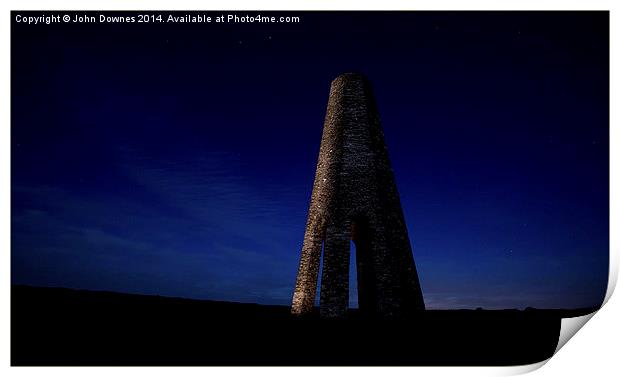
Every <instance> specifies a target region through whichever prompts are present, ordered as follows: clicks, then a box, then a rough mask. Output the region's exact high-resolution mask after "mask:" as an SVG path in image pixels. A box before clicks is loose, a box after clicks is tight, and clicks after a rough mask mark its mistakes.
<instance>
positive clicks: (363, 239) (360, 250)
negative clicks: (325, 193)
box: [349, 217, 377, 315]
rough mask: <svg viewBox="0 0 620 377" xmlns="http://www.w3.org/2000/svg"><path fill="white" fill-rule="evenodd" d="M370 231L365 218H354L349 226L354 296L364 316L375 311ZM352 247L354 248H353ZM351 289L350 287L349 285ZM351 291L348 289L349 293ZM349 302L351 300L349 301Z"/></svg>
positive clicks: (374, 279) (373, 269) (374, 280)
mask: <svg viewBox="0 0 620 377" xmlns="http://www.w3.org/2000/svg"><path fill="white" fill-rule="evenodd" d="M372 238H373V236H372V229H371V227H370V224H369V223H368V220H367V219H366V218H365V217H356V218H354V219H353V222H352V226H351V241H352V247H351V265H352V266H355V276H354V277H353V274H350V279H351V278H352V277H353V278H354V279H355V282H356V283H357V284H355V288H356V289H355V294H356V298H357V300H356V301H357V307H358V308H359V309H360V311H361V312H363V313H364V314H369V315H372V313H374V312H375V311H376V310H377V300H376V293H375V285H376V276H375V268H374V261H373V254H372V252H371V250H372ZM353 246H354V247H353ZM349 286H350V287H352V285H351V284H350V285H349ZM351 291H352V289H350V292H351ZM349 301H350V302H351V299H350V300H349Z"/></svg>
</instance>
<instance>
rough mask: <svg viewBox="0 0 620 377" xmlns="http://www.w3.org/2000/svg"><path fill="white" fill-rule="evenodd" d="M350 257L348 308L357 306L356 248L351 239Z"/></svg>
mask: <svg viewBox="0 0 620 377" xmlns="http://www.w3.org/2000/svg"><path fill="white" fill-rule="evenodd" d="M350 250H351V257H350V258H349V308H353V309H356V308H359V303H358V294H357V263H356V259H357V250H356V249H355V242H353V240H351V248H350Z"/></svg>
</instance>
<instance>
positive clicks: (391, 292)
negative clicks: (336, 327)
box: [292, 73, 424, 317]
mask: <svg viewBox="0 0 620 377" xmlns="http://www.w3.org/2000/svg"><path fill="white" fill-rule="evenodd" d="M351 240H353V242H354V243H355V249H356V253H357V255H356V259H357V266H356V267H357V287H358V295H359V297H358V303H359V309H360V312H362V313H364V314H366V315H369V316H377V317H399V316H405V315H407V314H410V313H412V312H415V311H419V310H424V300H423V298H422V292H421V290H420V283H419V281H418V275H417V272H416V268H415V264H414V262H413V255H412V252H411V244H410V243H409V236H408V235H407V227H406V225H405V219H404V216H403V211H402V208H401V205H400V198H399V196H398V191H397V189H396V183H395V181H394V174H393V172H392V168H391V165H390V161H389V158H388V153H387V148H386V145H385V141H384V137H383V131H382V130H381V124H380V121H379V115H378V112H377V108H376V104H375V100H374V97H373V95H372V90H371V87H370V83H369V82H368V80H367V79H366V78H365V77H363V76H362V75H359V74H353V73H347V74H343V75H341V76H339V77H338V78H336V79H335V80H334V81H333V82H332V84H331V91H330V94H329V102H328V104H327V115H326V117H325V125H324V127H323V138H322V140H321V149H320V152H319V161H318V165H317V169H316V175H315V178H314V187H313V189H312V198H311V202H310V210H309V212H308V220H307V223H306V233H305V236H304V242H303V247H302V251H301V261H300V263H299V270H298V273H297V283H296V285H295V292H294V294H293V304H292V313H293V314H297V315H300V314H305V313H309V312H310V311H312V308H313V306H314V300H315V297H316V291H317V280H318V275H319V266H320V260H321V252H322V254H323V272H322V279H321V290H320V292H321V297H320V314H321V316H322V317H343V316H345V315H346V313H347V309H348V306H349V258H350V243H351Z"/></svg>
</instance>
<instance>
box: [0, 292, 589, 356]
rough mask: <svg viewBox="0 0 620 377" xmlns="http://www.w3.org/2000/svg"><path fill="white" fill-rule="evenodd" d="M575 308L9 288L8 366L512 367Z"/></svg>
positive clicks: (551, 338) (545, 343) (553, 336)
mask: <svg viewBox="0 0 620 377" xmlns="http://www.w3.org/2000/svg"><path fill="white" fill-rule="evenodd" d="M594 310H595V309H584V310H570V311H567V310H536V309H534V310H526V311H518V310H498V311H495V310H490V311H487V310H445V311H433V310H430V311H426V312H424V313H421V314H420V315H417V316H416V317H415V318H411V319H409V320H406V321H404V320H401V321H371V320H368V319H363V318H360V317H359V315H358V313H357V312H356V311H352V313H351V318H349V319H347V320H321V319H319V318H317V317H316V316H311V317H309V318H301V319H300V318H293V317H291V316H289V308H288V307H286V306H266V305H255V304H237V303H227V302H217V301H202V300H189V299H179V298H168V297H160V296H143V295H130V294H121V293H112V292H92V291H79V290H71V289H64V288H39V287H28V286H13V287H12V291H11V363H12V365H115V366H120V365H519V364H529V363H534V362H538V361H542V360H544V359H547V358H549V357H551V356H552V354H553V351H554V350H555V348H556V346H557V342H558V336H559V330H560V321H561V318H563V317H564V318H566V317H575V316H580V315H585V314H587V313H591V312H592V311H594Z"/></svg>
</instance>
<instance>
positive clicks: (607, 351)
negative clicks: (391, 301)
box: [0, 0, 620, 377]
mask: <svg viewBox="0 0 620 377" xmlns="http://www.w3.org/2000/svg"><path fill="white" fill-rule="evenodd" d="M617 3H618V2H617V1H615V2H614V1H597V0H590V1H575V0H564V1H552V0H522V1H514V0H511V1H508V0H503V1H502V0H496V1H490V0H486V1H484V0H468V1H463V0H446V1H437V0H435V1H432V0H424V1H420V0H418V1H396V0H382V1H380V2H373V3H370V2H362V1H359V0H358V1H355V0H339V1H335V0H331V1H326V0H316V1H297V2H295V3H292V2H290V1H289V2H286V1H282V0H280V1H277V0H264V1H260V2H259V1H247V0H246V1H242V0H234V3H232V2H231V1H225V0H217V1H209V2H205V1H189V0H175V1H173V2H167V1H162V0H152V1H136V0H123V1H121V0H108V1H104V0H97V1H89V2H81V1H76V0H71V1H69V0H62V1H60V0H57V1H41V0H39V1H13V0H9V1H2V4H1V5H0V6H1V7H2V8H3V11H4V12H3V13H2V17H0V25H1V27H0V30H2V38H1V39H0V49H1V51H2V52H3V54H2V57H3V58H2V59H1V60H0V65H1V67H0V71H1V72H2V76H0V80H1V81H0V87H1V88H2V91H1V92H0V93H1V94H0V95H1V96H2V102H1V103H2V104H3V106H2V107H1V109H2V112H1V113H0V114H1V119H2V127H1V128H0V132H1V135H2V139H1V140H2V146H1V147H0V166H1V167H2V169H1V171H2V176H1V178H0V179H1V180H2V185H0V190H1V191H0V208H2V209H3V210H4V212H3V214H4V215H3V216H2V217H0V239H1V240H2V246H3V247H2V250H3V258H2V265H1V270H0V271H1V273H2V278H3V283H4V284H3V285H2V288H1V289H0V300H1V302H2V304H3V305H2V306H1V307H2V310H1V311H0V323H1V327H0V358H1V359H0V360H1V365H2V366H3V367H5V368H8V366H9V365H10V359H9V352H10V343H9V341H10V337H9V330H10V327H9V326H10V322H9V311H8V307H9V292H10V228H9V227H10V212H9V210H8V209H9V208H10V196H9V195H10V174H9V171H10V170H9V169H10V131H9V130H10V129H9V125H10V111H9V109H10V106H9V104H10V66H9V65H10V60H9V56H10V23H11V22H10V21H11V20H10V17H9V11H10V10H11V9H15V10H52V9H63V10H69V9H77V10H140V9H145V10H611V21H612V23H611V41H612V49H611V62H612V64H611V67H614V66H615V65H617V64H618V59H617V51H618V40H619V38H618V31H617V30H618V28H617V23H616V18H617V17H615V10H616V9H617V5H616V4H617ZM617 84H618V78H617V75H615V74H614V71H613V69H612V71H611V88H612V90H611V104H612V106H611V118H610V119H611V135H610V136H611V137H610V141H611V146H612V147H611V148H610V149H611V156H610V157H611V166H612V167H615V168H616V171H615V172H614V170H613V169H612V170H611V175H610V184H611V190H610V192H611V199H610V207H611V213H610V215H611V218H610V229H619V227H618V224H619V223H618V219H619V217H618V214H619V213H620V211H619V208H620V207H619V202H618V187H620V184H619V183H620V182H619V180H618V179H619V178H618V176H619V174H618V172H620V170H619V169H618V166H620V161H619V156H620V154H619V153H618V152H617V150H615V149H614V147H618V146H619V145H620V144H619V143H618V141H619V140H618V124H617V117H616V108H615V105H617V98H618V96H617V95H616V92H617V88H618V85H617ZM610 237H611V239H610V249H611V253H610V284H609V288H608V291H607V296H606V299H605V300H606V302H607V301H608V300H609V298H610V296H611V293H612V292H613V289H614V287H615V282H616V280H617V275H618V235H617V234H614V233H613V232H610ZM617 301H618V300H617V299H615V301H614V300H612V302H611V304H610V303H607V304H606V305H605V307H604V309H602V310H601V311H600V312H599V313H597V314H596V317H597V319H596V320H595V321H592V322H594V323H593V324H592V325H590V324H588V325H587V326H586V331H584V332H586V333H587V334H583V336H580V338H582V339H579V342H580V344H575V345H572V344H569V345H568V346H566V347H565V350H564V351H562V352H560V353H559V354H558V356H554V357H553V358H552V360H553V361H551V362H550V363H549V364H551V365H550V366H549V367H546V368H543V370H542V371H545V370H546V369H547V368H548V369H551V367H553V370H549V371H548V373H547V372H545V373H547V374H549V375H551V374H552V375H556V374H557V375H565V374H568V375H573V373H575V375H577V373H579V375H583V374H585V373H586V372H587V373H590V370H591V369H596V370H597V373H596V374H595V375H609V376H612V375H618V370H619V368H618V363H616V362H615V358H614V357H615V356H616V355H615V352H614V346H617V344H618V334H619V330H618V328H619V327H618V324H617V318H620V309H619V306H618V304H617ZM599 317H600V318H599ZM575 343H577V342H575ZM612 352H613V353H612ZM555 359H558V360H557V363H556V362H555ZM560 359H561V360H560ZM544 364H545V362H541V363H538V364H534V365H530V366H522V367H511V368H447V367H433V368H429V367H424V368H420V367H418V368H347V370H346V371H345V370H343V368H320V370H317V369H315V368H251V369H249V368H210V369H208V370H205V369H203V368H140V370H139V371H138V370H136V369H135V368H114V369H113V370H110V369H107V368H88V369H84V368H10V369H8V370H5V372H9V373H11V374H15V375H23V374H26V375H29V374H31V373H37V372H39V373H41V372H43V373H45V374H46V375H51V376H55V375H58V376H65V375H69V376H71V375H76V376H77V375H82V374H84V373H88V374H89V375H94V376H97V375H107V374H108V373H110V372H113V373H115V374H116V373H119V374H123V375H125V374H126V375H129V374H134V373H136V372H139V373H143V372H145V373H148V374H151V375H164V374H165V375H167V374H169V373H170V372H173V373H183V374H189V375H200V376H202V375H203V374H204V373H205V372H208V373H209V374H215V375H229V374H237V373H243V372H246V373H252V374H255V375H258V376H261V375H265V376H272V375H275V376H278V375H283V376H284V375H286V376H287V377H288V376H290V375H291V374H295V375H297V376H306V375H307V376H310V375H312V376H316V374H317V373H320V374H324V373H328V374H339V375H341V374H344V373H346V374H349V373H351V374H353V373H359V374H362V375H364V374H373V375H374V374H376V373H386V372H387V373H390V374H393V375H407V376H410V375H411V374H412V373H415V374H421V375H446V374H450V375H453V374H458V375H476V376H478V375H504V374H515V373H525V372H528V371H531V370H534V369H537V368H539V367H540V366H542V365H544ZM586 368H587V369H586ZM349 369H350V370H349Z"/></svg>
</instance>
